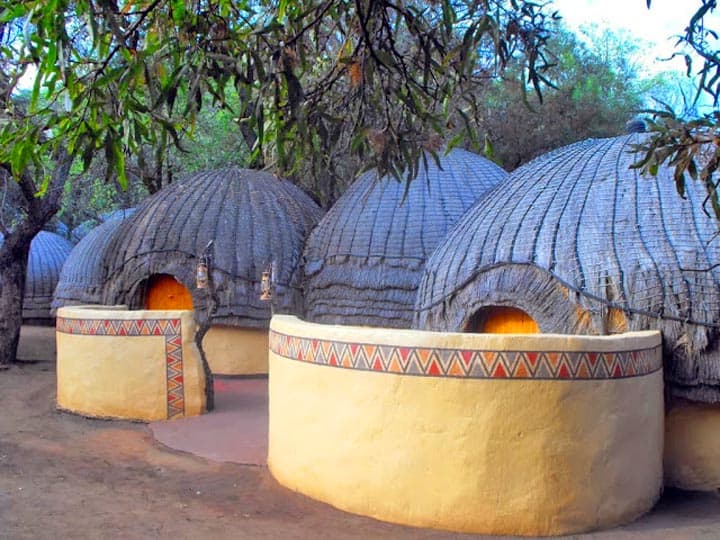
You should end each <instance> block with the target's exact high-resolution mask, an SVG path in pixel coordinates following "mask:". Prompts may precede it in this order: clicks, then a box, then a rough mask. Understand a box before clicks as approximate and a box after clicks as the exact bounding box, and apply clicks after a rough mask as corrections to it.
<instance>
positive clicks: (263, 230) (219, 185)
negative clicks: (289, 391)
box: [105, 168, 321, 374]
mask: <svg viewBox="0 0 720 540" xmlns="http://www.w3.org/2000/svg"><path fill="white" fill-rule="evenodd" d="M320 216H321V211H320V209H319V207H318V206H317V205H316V204H315V203H314V202H313V201H312V200H311V199H310V198H309V197H308V196H307V195H306V194H305V193H304V192H302V191H301V190H300V189H299V188H297V187H296V186H294V185H293V184H291V183H290V182H288V181H286V180H282V179H279V178H276V177H275V176H273V175H271V174H269V173H266V172H261V171H251V170H246V169H240V168H227V169H220V170H214V171H209V172H202V173H198V174H195V175H192V176H189V177H188V178H186V179H184V180H183V181H179V182H176V183H174V184H171V185H170V186H168V187H166V188H164V189H163V190H161V191H160V192H158V193H156V194H155V195H153V196H151V197H149V198H148V199H146V200H145V201H144V202H143V203H142V204H141V205H140V206H139V207H138V208H137V211H136V212H135V214H134V215H133V216H132V217H130V218H128V219H126V220H125V221H124V222H123V223H122V224H121V225H120V227H119V229H118V231H117V234H116V235H115V236H114V238H113V240H112V242H111V243H110V245H109V247H108V258H107V263H106V264H107V266H108V281H107V286H106V293H105V302H106V303H123V304H128V305H130V306H131V307H133V308H145V309H191V308H193V307H194V306H199V305H203V306H204V307H205V306H207V305H208V304H207V303H206V302H207V294H206V291H207V290H208V289H198V288H196V274H197V268H198V263H199V262H200V259H199V258H200V257H201V255H202V254H203V253H204V251H205V249H206V247H207V246H208V244H209V242H210V241H213V247H212V250H211V252H210V255H211V258H210V260H209V264H208V266H209V268H210V274H211V278H212V285H213V288H214V293H215V296H216V299H217V306H216V307H215V309H214V310H213V313H212V321H213V325H214V326H213V328H212V329H211V330H210V332H208V334H207V336H206V337H205V340H204V342H203V344H204V349H205V351H206V354H207V357H208V362H209V364H210V367H211V369H212V370H213V372H215V373H228V374H242V373H263V372H267V330H266V329H267V326H268V322H269V319H270V316H271V310H274V311H275V312H288V313H299V311H300V310H301V309H302V291H301V287H300V280H301V277H302V276H301V273H300V272H299V268H298V267H299V264H300V259H301V254H302V246H303V243H304V241H305V239H306V237H307V235H308V234H309V232H310V230H311V229H312V227H313V226H314V225H315V224H316V223H317V221H318V220H319V219H320ZM270 268H272V270H273V273H272V282H273V291H272V300H271V301H266V300H261V298H260V296H261V279H262V274H263V272H264V271H267V270H269V269H270Z"/></svg>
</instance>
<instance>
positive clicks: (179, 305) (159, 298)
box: [145, 274, 193, 310]
mask: <svg viewBox="0 0 720 540" xmlns="http://www.w3.org/2000/svg"><path fill="white" fill-rule="evenodd" d="M146 290H147V292H146V294H145V309H156V310H163V309H193V301H192V295H191V294H190V291H189V290H187V288H186V287H185V286H184V285H183V284H182V283H180V282H179V281H178V280H177V279H175V278H174V277H173V276H171V275H170V274H154V275H152V276H150V278H149V279H148V281H147V289H146Z"/></svg>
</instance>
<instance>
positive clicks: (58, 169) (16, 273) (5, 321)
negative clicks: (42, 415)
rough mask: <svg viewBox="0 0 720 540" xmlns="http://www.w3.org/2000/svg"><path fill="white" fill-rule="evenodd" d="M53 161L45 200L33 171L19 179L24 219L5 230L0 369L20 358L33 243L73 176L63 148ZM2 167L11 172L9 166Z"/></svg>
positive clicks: (0, 261)
mask: <svg viewBox="0 0 720 540" xmlns="http://www.w3.org/2000/svg"><path fill="white" fill-rule="evenodd" d="M53 157H54V161H55V169H54V170H53V173H52V177H51V179H50V182H49V183H48V186H47V190H46V192H45V195H44V196H43V197H38V196H37V194H38V187H37V185H36V184H35V181H34V179H33V174H32V171H30V170H27V171H24V172H23V174H22V175H21V177H20V178H18V179H17V185H18V187H19V188H20V192H21V195H22V198H23V199H24V204H23V205H22V207H23V208H24V210H25V211H24V215H23V217H22V218H21V219H19V220H18V222H17V223H16V224H15V225H14V226H13V227H12V230H8V229H5V227H2V230H3V231H4V233H5V238H4V239H3V242H2V245H1V246H0V368H3V367H4V368H7V367H8V366H9V365H10V364H12V363H14V362H15V360H16V358H17V345H18V342H19V341H20V327H21V326H22V309H23V294H24V292H25V274H26V272H27V265H28V254H29V253H30V243H31V242H32V239H33V238H35V235H36V234H37V233H38V232H40V231H41V230H42V228H43V227H44V226H45V224H46V223H47V222H48V221H50V220H51V219H52V217H53V216H54V215H55V214H56V213H57V211H58V210H59V209H60V197H61V195H62V192H63V186H64V185H65V181H66V180H67V178H68V175H69V174H70V165H72V156H70V155H69V154H68V153H67V151H66V150H65V149H64V148H60V149H58V150H57V151H56V152H55V153H54V155H53ZM0 167H2V168H3V170H7V171H8V172H9V169H8V167H7V164H0Z"/></svg>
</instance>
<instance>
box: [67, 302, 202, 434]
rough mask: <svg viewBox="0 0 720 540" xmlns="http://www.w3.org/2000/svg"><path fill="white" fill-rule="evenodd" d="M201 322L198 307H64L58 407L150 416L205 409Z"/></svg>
mask: <svg viewBox="0 0 720 540" xmlns="http://www.w3.org/2000/svg"><path fill="white" fill-rule="evenodd" d="M195 327H196V325H195V322H194V321H193V316H192V311H142V310H140V311H126V310H125V309H118V308H115V307H112V306H103V307H98V306H92V307H82V306H80V307H78V306H75V307H64V308H61V309H59V310H58V314H57V322H56V335H57V404H58V407H59V408H61V409H65V410H67V411H70V412H74V413H77V414H81V415H84V416H93V417H101V418H121V419H131V420H144V421H151V420H163V419H167V418H177V417H182V416H193V415H198V414H202V413H203V412H206V407H207V405H206V401H205V374H204V371H203V367H202V361H201V359H200V354H199V351H198V350H197V347H196V345H195V342H194V335H195Z"/></svg>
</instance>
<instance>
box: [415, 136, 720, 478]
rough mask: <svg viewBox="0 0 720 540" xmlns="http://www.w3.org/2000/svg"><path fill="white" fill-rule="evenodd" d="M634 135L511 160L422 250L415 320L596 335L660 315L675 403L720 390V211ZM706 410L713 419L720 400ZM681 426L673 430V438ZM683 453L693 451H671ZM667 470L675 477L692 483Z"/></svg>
mask: <svg viewBox="0 0 720 540" xmlns="http://www.w3.org/2000/svg"><path fill="white" fill-rule="evenodd" d="M643 137H645V135H642V134H634V135H628V136H623V137H617V138H611V139H600V140H588V141H584V142H580V143H577V144H573V145H570V146H567V147H564V148H561V149H559V150H556V151H554V152H551V153H549V154H546V155H544V156H541V157H539V158H537V159H535V160H534V161H532V162H530V163H528V164H527V165H525V166H523V167H521V168H519V169H518V170H516V171H515V172H513V173H512V174H511V176H510V178H509V179H508V181H507V182H506V183H505V184H504V185H503V188H502V189H498V190H495V191H494V192H493V193H492V194H491V195H489V196H488V197H487V198H486V199H485V200H484V201H483V203H482V204H481V205H477V206H475V207H474V208H472V209H471V210H470V211H469V212H468V213H467V214H466V215H465V216H464V217H463V219H461V220H460V221H459V222H458V224H457V226H456V227H455V229H454V230H453V231H452V232H451V233H450V234H449V235H448V237H447V238H446V239H445V241H444V242H443V243H442V244H441V245H440V246H439V247H438V248H437V250H436V251H435V252H434V254H433V255H432V257H431V258H430V259H429V261H428V264H427V267H426V270H425V273H424V277H423V280H422V284H421V286H420V288H419V291H418V299H417V304H416V307H417V310H418V312H417V316H416V322H415V326H416V327H418V328H423V329H431V330H444V331H470V332H513V333H524V332H533V331H539V332H542V333H563V334H600V335H602V334H610V333H619V332H625V331H632V330H645V329H659V330H661V331H662V333H663V345H664V358H665V378H666V382H667V387H668V389H669V393H670V394H671V395H672V396H673V403H675V404H676V403H677V402H678V400H677V398H684V399H687V400H692V401H695V402H704V403H714V404H719V403H720V353H719V348H720V339H719V338H720V238H718V222H717V221H716V220H715V219H714V218H711V217H709V216H708V215H706V214H705V212H704V211H703V200H704V199H705V192H704V188H703V186H702V185H700V183H698V182H693V181H691V180H689V181H688V183H687V185H686V191H685V198H682V197H680V195H678V193H677V191H676V188H675V182H674V180H673V170H672V169H671V168H668V167H661V168H660V170H659V172H658V174H657V176H656V177H652V176H645V175H642V174H641V173H640V172H639V171H638V170H637V169H631V168H630V166H631V165H632V164H633V163H634V162H635V161H637V159H638V155H637V154H634V153H633V152H632V145H633V144H634V143H639V142H640V141H641V140H642V138H643ZM712 407H718V406H717V405H714V406H712ZM715 418H716V420H715V421H716V422H718V424H717V425H718V426H720V422H719V421H718V419H720V407H718V408H717V410H716V415H715ZM687 425H688V424H686V426H687ZM698 433H699V431H698ZM688 437H689V436H686V437H685V438H686V439H687V438H688ZM690 439H692V437H690ZM679 440H680V437H674V436H673V434H672V433H671V432H668V446H669V447H670V448H672V447H673V445H674V444H676V443H677V442H678V441H679ZM690 444H693V443H688V445H690ZM701 444H704V443H701ZM714 444H715V445H716V446H717V447H716V449H715V450H711V454H710V455H713V456H714V458H713V459H714V462H715V463H720V439H718V438H717V437H716V438H715V443H714ZM704 450H705V453H706V454H707V448H705V449H704ZM713 452H714V453H713ZM683 453H684V454H685V456H687V455H688V454H689V453H691V451H690V449H689V448H685V449H684V451H678V452H676V455H678V456H680V455H682V454H683ZM666 462H667V460H666ZM685 465H687V463H685V464H683V465H678V468H682V467H684V466H685ZM714 467H715V471H713V472H709V473H708V472H707V471H706V472H705V473H702V472H701V473H698V474H699V475H700V476H702V475H703V474H706V473H707V474H711V475H716V482H717V486H720V469H718V465H714ZM685 469H686V470H687V467H685ZM682 474H684V473H681V474H680V476H682ZM673 475H674V473H672V472H671V473H669V477H670V478H669V482H670V483H671V484H675V485H680V486H683V487H692V486H693V485H694V486H697V485H698V484H697V483H693V482H692V481H688V482H686V481H685V480H686V479H682V478H678V477H673Z"/></svg>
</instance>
